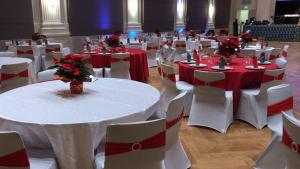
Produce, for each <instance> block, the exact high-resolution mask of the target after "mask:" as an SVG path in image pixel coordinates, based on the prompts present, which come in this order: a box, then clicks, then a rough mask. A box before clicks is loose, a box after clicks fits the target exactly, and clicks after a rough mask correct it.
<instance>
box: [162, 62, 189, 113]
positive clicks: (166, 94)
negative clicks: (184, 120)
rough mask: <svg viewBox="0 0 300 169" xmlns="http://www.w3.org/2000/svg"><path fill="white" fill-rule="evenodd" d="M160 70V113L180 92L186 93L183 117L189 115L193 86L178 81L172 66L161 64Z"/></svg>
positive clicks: (165, 109)
mask: <svg viewBox="0 0 300 169" xmlns="http://www.w3.org/2000/svg"><path fill="white" fill-rule="evenodd" d="M161 70H162V76H161V77H162V80H161V82H162V88H161V91H160V93H161V99H162V101H161V112H166V111H167V109H168V104H169V101H170V100H172V99H173V98H175V97H176V96H177V95H178V94H179V93H180V92H184V91H186V92H187V97H186V101H185V106H184V107H185V110H184V115H185V116H188V115H189V114H190V108H191V103H192V99H193V93H192V91H193V86H192V85H190V84H189V83H187V82H184V81H179V80H178V78H177V77H176V75H175V70H174V68H173V67H172V66H170V65H167V64H161Z"/></svg>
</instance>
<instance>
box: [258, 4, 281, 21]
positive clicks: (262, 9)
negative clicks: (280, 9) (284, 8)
mask: <svg viewBox="0 0 300 169" xmlns="http://www.w3.org/2000/svg"><path fill="white" fill-rule="evenodd" d="M275 6H276V0H263V1H257V9H256V20H258V21H263V20H268V21H270V20H271V16H274V14H275Z"/></svg>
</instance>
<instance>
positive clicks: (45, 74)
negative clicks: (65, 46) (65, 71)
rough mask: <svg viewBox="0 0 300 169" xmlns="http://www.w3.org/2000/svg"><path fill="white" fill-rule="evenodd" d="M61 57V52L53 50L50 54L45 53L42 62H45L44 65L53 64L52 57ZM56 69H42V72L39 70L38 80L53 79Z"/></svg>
mask: <svg viewBox="0 0 300 169" xmlns="http://www.w3.org/2000/svg"><path fill="white" fill-rule="evenodd" d="M58 46H59V45H58ZM62 57H63V53H61V52H54V51H53V52H51V54H48V55H46V56H45V58H44V59H43V61H44V63H47V64H45V65H47V66H48V67H50V66H52V65H53V63H52V60H53V58H55V59H57V60H59V59H61V58H62ZM56 71H57V69H47V70H44V71H42V72H39V73H38V80H39V82H44V81H49V80H53V76H54V74H55V72H56Z"/></svg>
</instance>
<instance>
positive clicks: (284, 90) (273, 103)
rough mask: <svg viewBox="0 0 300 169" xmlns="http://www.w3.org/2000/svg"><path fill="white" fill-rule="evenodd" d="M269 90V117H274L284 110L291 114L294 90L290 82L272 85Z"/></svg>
mask: <svg viewBox="0 0 300 169" xmlns="http://www.w3.org/2000/svg"><path fill="white" fill-rule="evenodd" d="M267 92H268V97H267V101H268V103H267V104H268V109H267V110H268V111H267V115H268V117H272V116H275V115H278V114H281V113H282V112H287V113H288V114H291V113H292V112H293V92H292V87H291V86H290V85H288V84H282V85H278V86H274V87H271V88H269V89H268V90H267Z"/></svg>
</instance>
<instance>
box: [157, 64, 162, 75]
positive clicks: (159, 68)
mask: <svg viewBox="0 0 300 169" xmlns="http://www.w3.org/2000/svg"><path fill="white" fill-rule="evenodd" d="M157 71H158V74H159V76H161V75H162V70H161V67H160V66H158V67H157Z"/></svg>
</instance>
